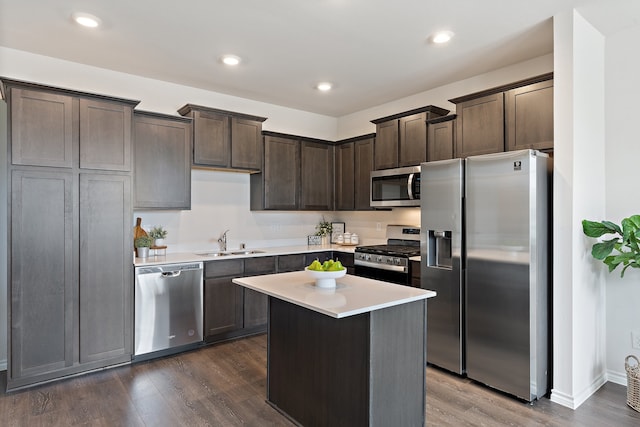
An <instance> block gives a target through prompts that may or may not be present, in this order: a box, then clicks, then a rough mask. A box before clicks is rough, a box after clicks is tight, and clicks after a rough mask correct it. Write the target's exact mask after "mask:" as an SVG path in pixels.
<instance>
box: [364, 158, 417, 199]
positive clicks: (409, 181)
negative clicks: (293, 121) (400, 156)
mask: <svg viewBox="0 0 640 427" xmlns="http://www.w3.org/2000/svg"><path fill="white" fill-rule="evenodd" d="M402 206H420V166H409V167H405V168H395V169H383V170H378V171H372V172H371V207H374V208H377V207H387V208H388V207H402Z"/></svg>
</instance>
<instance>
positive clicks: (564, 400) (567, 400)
mask: <svg viewBox="0 0 640 427" xmlns="http://www.w3.org/2000/svg"><path fill="white" fill-rule="evenodd" d="M606 382H607V375H606V374H602V375H600V376H598V377H597V378H596V379H595V380H593V382H592V383H591V384H590V385H589V386H588V387H586V388H585V389H584V390H582V391H581V392H580V393H578V394H577V395H574V396H572V395H570V394H567V393H564V392H561V391H559V390H556V389H552V390H551V401H552V402H555V403H557V404H559V405H562V406H566V407H567V408H570V409H577V408H578V407H579V406H580V405H582V404H583V403H584V402H585V401H586V400H587V399H588V398H589V397H591V395H592V394H593V393H595V392H596V391H598V389H599V388H600V387H602V386H603V385H604V383H606Z"/></svg>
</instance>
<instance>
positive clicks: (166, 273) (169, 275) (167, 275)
mask: <svg viewBox="0 0 640 427" xmlns="http://www.w3.org/2000/svg"><path fill="white" fill-rule="evenodd" d="M181 273H182V270H176V271H163V272H162V278H164V279H170V278H172V277H178V276H180V274H181Z"/></svg>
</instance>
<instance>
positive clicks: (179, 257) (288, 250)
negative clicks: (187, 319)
mask: <svg viewBox="0 0 640 427" xmlns="http://www.w3.org/2000/svg"><path fill="white" fill-rule="evenodd" d="M241 250H247V251H255V250H258V251H262V252H261V253H254V254H242V255H224V256H213V255H202V254H204V253H207V252H206V251H196V252H179V253H169V254H166V255H158V256H150V257H148V258H135V259H134V265H135V266H136V267H140V266H144V265H156V264H176V263H182V262H197V261H219V260H225V259H238V258H253V257H263V256H274V255H290V254H302V253H312V252H324V251H340V252H350V253H353V252H354V251H355V246H343V245H300V246H275V247H269V248H247V249H229V250H228V251H227V252H231V251H241ZM209 252H210V253H215V252H217V250H212V251H209ZM199 254H200V255H199Z"/></svg>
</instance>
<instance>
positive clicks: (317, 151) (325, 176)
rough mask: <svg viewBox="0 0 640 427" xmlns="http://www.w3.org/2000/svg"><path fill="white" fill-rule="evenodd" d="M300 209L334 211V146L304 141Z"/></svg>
mask: <svg viewBox="0 0 640 427" xmlns="http://www.w3.org/2000/svg"><path fill="white" fill-rule="evenodd" d="M300 176H301V181H302V182H301V191H302V193H301V197H300V209H308V210H322V211H330V210H333V179H334V175H333V145H329V144H322V143H316V142H309V141H303V142H302V148H301V166H300Z"/></svg>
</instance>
